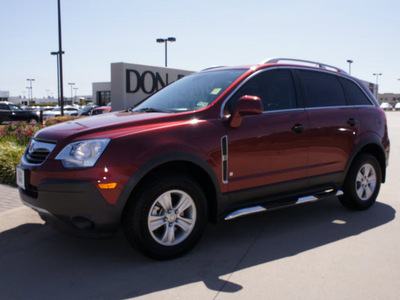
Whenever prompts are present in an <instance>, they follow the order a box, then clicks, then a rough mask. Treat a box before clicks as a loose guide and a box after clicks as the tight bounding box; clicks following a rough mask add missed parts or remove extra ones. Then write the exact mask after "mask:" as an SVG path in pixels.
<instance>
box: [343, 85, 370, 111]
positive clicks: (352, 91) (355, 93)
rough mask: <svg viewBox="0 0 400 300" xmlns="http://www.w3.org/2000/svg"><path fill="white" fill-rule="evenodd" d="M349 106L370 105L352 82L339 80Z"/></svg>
mask: <svg viewBox="0 0 400 300" xmlns="http://www.w3.org/2000/svg"><path fill="white" fill-rule="evenodd" d="M339 80H340V82H341V83H342V85H343V88H344V91H345V93H346V97H347V102H348V104H349V105H371V102H370V101H369V99H368V97H367V96H366V95H365V93H364V92H363V91H362V90H361V89H360V88H359V87H358V86H357V85H356V84H355V83H354V82H352V81H350V80H348V79H345V78H340V79H339Z"/></svg>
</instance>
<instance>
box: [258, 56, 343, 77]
mask: <svg viewBox="0 0 400 300" xmlns="http://www.w3.org/2000/svg"><path fill="white" fill-rule="evenodd" d="M280 61H288V62H299V63H303V64H311V65H315V66H316V67H317V68H321V69H325V70H331V71H332V70H333V71H336V72H338V73H344V74H348V73H347V72H346V71H344V70H342V69H340V68H337V67H334V66H330V65H327V64H323V63H320V62H316V61H310V60H303V59H295V58H267V59H265V60H263V61H261V62H260V63H259V64H260V65H264V64H267V63H271V64H272V63H276V64H277V63H279V62H280Z"/></svg>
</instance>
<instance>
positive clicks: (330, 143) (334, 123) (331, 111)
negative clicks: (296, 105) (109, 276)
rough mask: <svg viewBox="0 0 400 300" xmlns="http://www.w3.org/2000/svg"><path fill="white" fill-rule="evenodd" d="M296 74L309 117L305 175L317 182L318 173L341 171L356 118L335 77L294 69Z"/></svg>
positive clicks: (352, 143)
mask: <svg viewBox="0 0 400 300" xmlns="http://www.w3.org/2000/svg"><path fill="white" fill-rule="evenodd" d="M297 75H299V77H300V81H301V83H302V95H303V100H304V104H305V107H306V112H307V116H308V120H309V129H308V130H307V133H306V135H307V139H308V140H309V141H310V143H309V160H308V163H309V176H310V177H311V179H314V180H315V181H316V182H318V177H320V176H324V175H329V174H331V175H333V174H335V173H336V174H337V173H338V172H342V171H344V168H345V166H346V163H347V160H348V158H349V155H350V153H351V152H352V150H353V149H354V146H355V141H356V138H357V135H358V132H359V119H358V114H357V110H355V109H354V107H352V106H350V105H348V103H347V100H346V97H345V93H344V90H343V86H342V84H341V82H340V79H339V77H338V76H335V75H333V74H329V73H325V72H320V71H310V70H298V71H297ZM324 180H325V179H323V181H324Z"/></svg>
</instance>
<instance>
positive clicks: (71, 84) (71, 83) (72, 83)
mask: <svg viewBox="0 0 400 300" xmlns="http://www.w3.org/2000/svg"><path fill="white" fill-rule="evenodd" d="M68 84H69V85H70V86H71V104H72V105H74V100H73V99H72V86H73V85H75V82H68Z"/></svg>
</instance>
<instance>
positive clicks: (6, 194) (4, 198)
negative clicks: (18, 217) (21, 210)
mask: <svg viewBox="0 0 400 300" xmlns="http://www.w3.org/2000/svg"><path fill="white" fill-rule="evenodd" d="M22 205H23V204H22V202H21V200H20V198H19V193H18V188H17V187H13V186H10V185H6V184H0V213H1V212H3V211H6V210H9V209H12V208H16V207H20V206H22Z"/></svg>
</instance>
